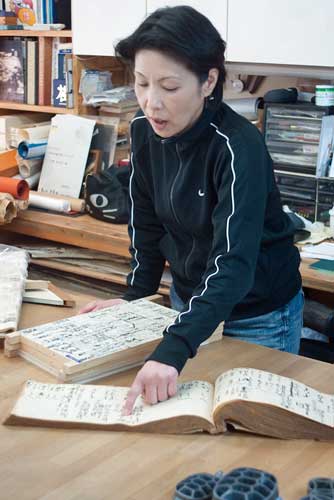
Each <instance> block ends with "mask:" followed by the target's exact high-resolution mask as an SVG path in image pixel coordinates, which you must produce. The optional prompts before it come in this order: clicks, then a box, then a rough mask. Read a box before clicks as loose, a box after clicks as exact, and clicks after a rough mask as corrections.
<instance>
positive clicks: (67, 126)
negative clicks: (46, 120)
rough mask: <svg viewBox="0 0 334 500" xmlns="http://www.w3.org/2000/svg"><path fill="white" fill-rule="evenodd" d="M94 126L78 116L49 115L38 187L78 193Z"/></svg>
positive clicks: (53, 191) (76, 196) (44, 189)
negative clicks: (46, 140)
mask: <svg viewBox="0 0 334 500" xmlns="http://www.w3.org/2000/svg"><path fill="white" fill-rule="evenodd" d="M94 126H95V120H92V119H88V118H82V117H81V116H74V115H56V116H54V117H53V118H52V120H51V129H50V134H49V139H48V145H47V148H46V153H45V157H44V162H43V167H42V172H41V177H40V180H39V184H38V191H44V192H47V193H51V194H62V195H65V196H72V197H74V198H78V197H79V194H80V189H81V184H82V180H83V176H84V173H85V167H86V162H87V157H88V152H89V148H90V143H91V140H92V135H93V130H94Z"/></svg>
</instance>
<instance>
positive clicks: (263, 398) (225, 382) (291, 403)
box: [213, 368, 334, 427]
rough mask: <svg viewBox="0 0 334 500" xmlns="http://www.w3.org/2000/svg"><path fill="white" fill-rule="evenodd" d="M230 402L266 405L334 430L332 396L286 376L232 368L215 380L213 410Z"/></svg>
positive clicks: (333, 400)
mask: <svg viewBox="0 0 334 500" xmlns="http://www.w3.org/2000/svg"><path fill="white" fill-rule="evenodd" d="M233 400H245V401H251V402H256V403H265V404H269V405H273V406H276V407H279V408H283V409H285V410H289V411H291V412H293V413H296V414H298V415H302V416H303V417H307V418H309V419H312V420H314V421H316V422H320V423H322V424H325V425H328V426H331V427H334V396H333V395H332V394H325V393H322V392H319V391H317V390H315V389H312V388H311V387H309V386H307V385H305V384H302V383H301V382H297V381H296V380H293V379H290V378H288V377H282V376H281V375H276V374H274V373H270V372H266V371H262V370H256V369H254V368H234V369H232V370H229V371H227V372H225V373H223V374H222V375H220V376H219V377H218V378H217V380H216V385H215V394H214V405H213V406H214V409H215V408H216V407H217V406H219V405H223V404H224V403H227V402H229V401H233Z"/></svg>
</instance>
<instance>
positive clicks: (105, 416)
mask: <svg viewBox="0 0 334 500" xmlns="http://www.w3.org/2000/svg"><path fill="white" fill-rule="evenodd" d="M127 393H128V388H127V387H112V386H99V385H77V384H44V383H40V382H35V381H33V380H29V381H28V382H27V383H26V384H25V387H24V390H23V392H22V394H21V396H20V397H19V399H18V401H17V402H16V405H15V407H14V408H13V410H12V412H11V414H12V415H15V416H18V417H23V418H32V419H39V420H45V421H50V422H52V421H54V422H76V423H89V424H97V425H110V424H125V425H129V426H135V425H140V424H145V423H148V422H155V421H158V420H162V419H167V418H172V417H178V416H181V415H191V416H197V417H201V418H204V419H206V420H208V421H209V422H211V423H212V417H211V415H212V401H213V386H212V385H211V384H209V383H208V382H203V381H193V382H187V383H184V384H181V385H179V387H178V392H177V395H176V396H174V397H173V398H171V399H169V400H167V401H164V402H162V403H159V404H157V405H153V406H150V405H147V404H145V403H144V402H143V400H142V399H141V398H138V400H137V402H136V405H135V408H134V410H133V413H132V415H129V416H122V414H121V413H122V408H123V405H124V402H125V398H126V396H127Z"/></svg>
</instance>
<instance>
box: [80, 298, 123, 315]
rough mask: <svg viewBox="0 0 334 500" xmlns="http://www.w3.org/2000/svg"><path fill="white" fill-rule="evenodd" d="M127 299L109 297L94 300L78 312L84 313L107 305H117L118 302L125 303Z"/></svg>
mask: <svg viewBox="0 0 334 500" xmlns="http://www.w3.org/2000/svg"><path fill="white" fill-rule="evenodd" d="M123 302H126V300H123V299H108V300H93V302H89V303H88V304H86V305H85V306H84V307H82V308H81V309H80V310H79V312H78V314H84V313H88V312H92V311H99V310H100V309H104V308H105V307H111V306H116V305H117V304H123Z"/></svg>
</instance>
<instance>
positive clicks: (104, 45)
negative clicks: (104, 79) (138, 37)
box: [72, 0, 146, 56]
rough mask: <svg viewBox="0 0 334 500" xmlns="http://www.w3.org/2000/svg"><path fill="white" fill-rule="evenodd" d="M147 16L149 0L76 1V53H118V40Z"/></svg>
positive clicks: (73, 9) (74, 39) (130, 31)
mask: <svg viewBox="0 0 334 500" xmlns="http://www.w3.org/2000/svg"><path fill="white" fill-rule="evenodd" d="M83 4H84V5H83ZM145 15H146V0H135V1H133V0H122V1H121V2H119V1H118V0H97V1H95V2H82V0H72V29H73V52H74V54H85V55H94V56H113V55H115V51H114V45H115V43H116V42H117V40H119V39H121V38H124V37H126V36H127V35H130V34H131V33H132V32H133V31H134V30H135V28H136V27H137V26H138V25H139V24H140V23H141V22H142V21H143V20H144V18H145Z"/></svg>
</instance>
